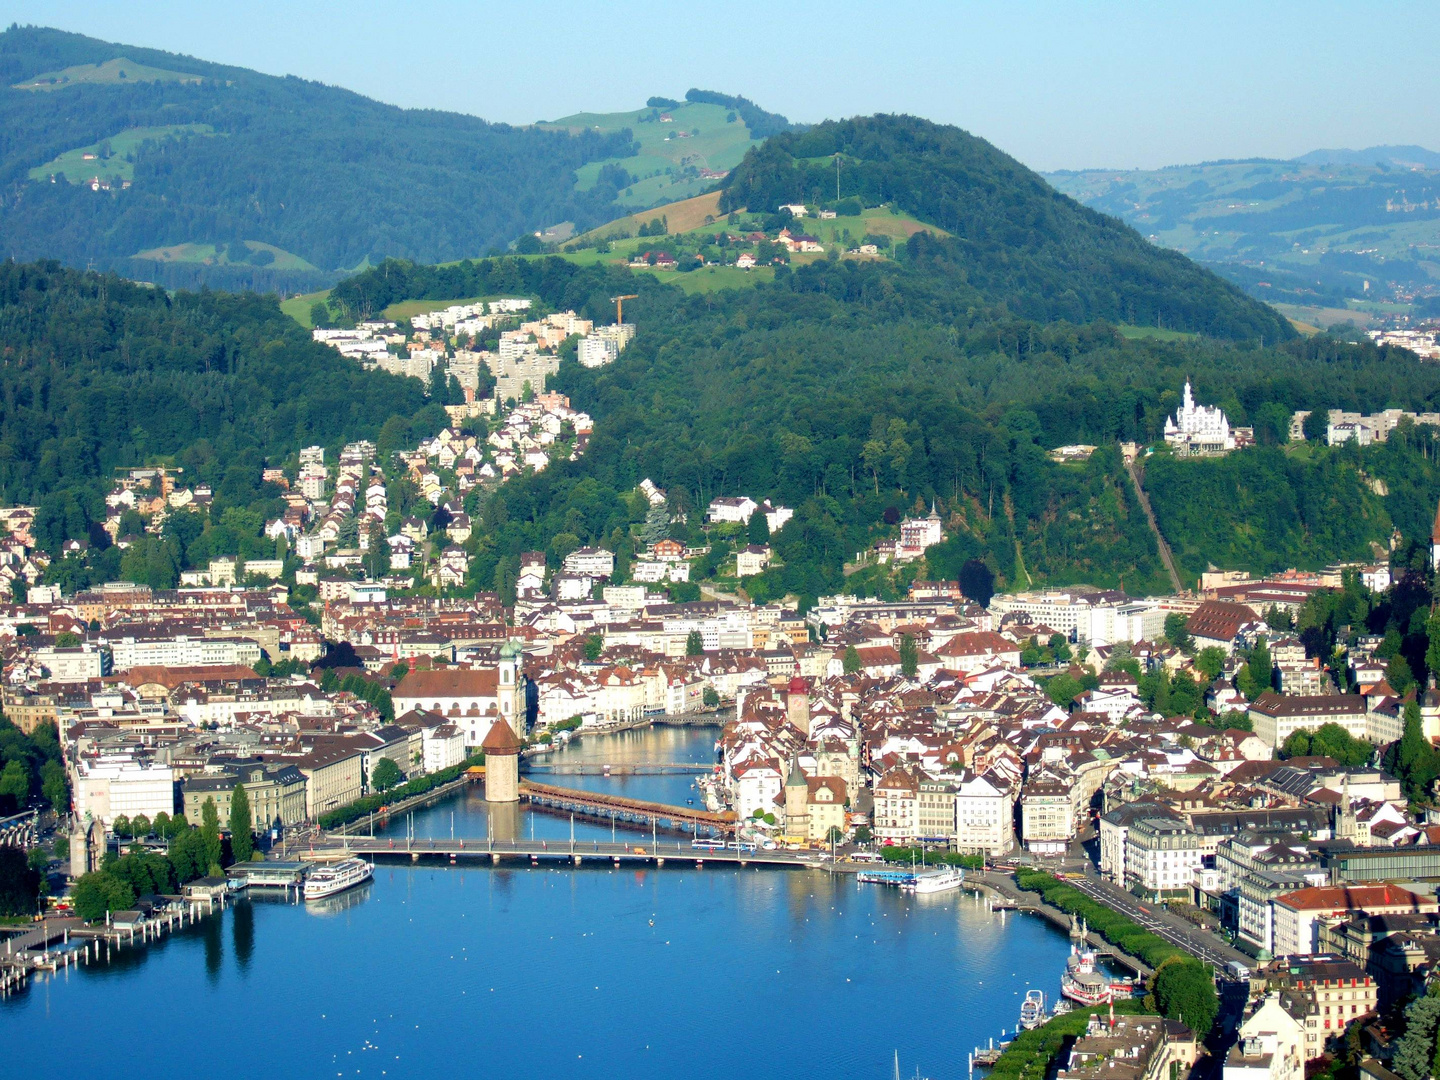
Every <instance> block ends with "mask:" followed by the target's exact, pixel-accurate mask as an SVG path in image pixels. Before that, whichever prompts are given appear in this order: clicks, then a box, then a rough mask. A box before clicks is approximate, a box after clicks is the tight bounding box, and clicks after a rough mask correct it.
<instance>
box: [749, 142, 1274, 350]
mask: <svg viewBox="0 0 1440 1080" xmlns="http://www.w3.org/2000/svg"><path fill="white" fill-rule="evenodd" d="M837 166H838V171H837ZM837 183H838V185H839V193H838V196H837ZM838 197H843V198H852V197H854V198H859V199H860V200H861V201H862V202H864V203H865V204H866V205H869V206H875V205H879V204H881V203H893V204H894V205H896V206H897V207H899V208H900V209H902V210H904V211H906V212H908V213H911V214H914V215H915V216H917V217H919V218H921V219H922V220H924V221H927V222H929V223H931V224H933V225H938V226H940V227H941V228H942V229H944V230H946V231H947V232H949V233H950V234H951V235H950V237H948V238H946V239H943V240H939V241H936V242H934V243H933V244H932V245H931V246H930V248H929V249H928V250H927V251H926V252H925V256H926V258H927V259H928V260H929V261H930V262H931V263H932V264H933V266H934V268H935V269H936V271H937V272H939V273H943V274H945V275H947V276H950V277H953V278H956V279H958V280H961V281H966V282H968V283H969V284H970V285H972V286H973V287H974V288H975V289H977V290H978V291H979V292H980V293H982V294H983V295H984V296H986V297H987V298H988V299H989V300H990V301H991V302H994V303H1000V302H1003V303H1005V304H1006V305H1007V306H1008V307H1009V310H1010V311H1011V312H1012V313H1013V314H1015V315H1017V316H1022V317H1025V318H1030V319H1040V320H1044V321H1052V320H1057V319H1065V320H1068V321H1070V322H1076V323H1083V322H1090V321H1092V320H1094V319H1101V318H1103V319H1109V320H1111V321H1113V322H1123V323H1137V324H1142V325H1146V326H1161V327H1167V328H1170V329H1176V330H1190V331H1198V332H1201V333H1204V334H1207V335H1210V336H1214V337H1221V338H1231V339H1248V340H1265V341H1270V342H1277V341H1285V340H1288V339H1289V338H1292V337H1294V336H1295V331H1294V330H1293V329H1291V327H1290V325H1289V324H1288V323H1287V322H1286V321H1285V320H1284V319H1282V318H1281V317H1280V316H1279V315H1278V314H1276V312H1274V311H1273V310H1272V309H1270V308H1268V307H1266V306H1265V305H1263V304H1260V303H1258V302H1256V301H1254V300H1251V299H1249V298H1248V297H1246V296H1245V295H1244V294H1243V293H1242V292H1241V291H1240V290H1239V289H1237V288H1235V287H1234V286H1233V285H1230V284H1229V283H1227V282H1225V281H1223V280H1222V279H1220V278H1219V277H1217V276H1215V275H1214V274H1212V273H1210V272H1208V271H1206V270H1202V269H1201V268H1200V267H1198V266H1196V265H1195V264H1194V263H1192V262H1191V261H1190V260H1189V259H1187V258H1185V257H1184V256H1183V255H1179V254H1177V253H1175V252H1173V251H1167V250H1165V249H1163V248H1157V247H1155V246H1153V245H1151V244H1150V243H1149V242H1147V241H1146V240H1145V239H1144V238H1143V237H1142V236H1141V235H1140V234H1139V233H1137V232H1136V231H1135V230H1134V229H1132V228H1130V227H1129V226H1127V225H1124V224H1122V223H1121V222H1119V221H1118V220H1116V219H1114V218H1110V217H1106V216H1105V215H1103V214H1100V213H1097V212H1095V211H1094V210H1091V209H1089V208H1087V207H1084V206H1081V205H1080V204H1079V203H1077V202H1075V201H1074V200H1073V199H1071V198H1069V197H1068V196H1065V195H1062V194H1060V193H1059V192H1057V191H1056V190H1055V189H1054V188H1052V187H1050V185H1049V184H1047V183H1046V182H1045V181H1044V180H1043V179H1042V178H1041V177H1040V176H1039V175H1038V174H1036V173H1034V172H1032V171H1031V170H1029V169H1027V168H1026V167H1025V166H1023V165H1021V164H1020V163H1019V162H1018V161H1016V160H1015V159H1014V158H1012V157H1010V156H1008V155H1006V154H1003V153H1001V152H1000V151H999V150H997V149H995V147H993V146H991V145H990V144H989V143H988V142H986V141H985V140H983V139H979V138H976V137H975V136H973V135H970V134H969V133H968V132H965V131H962V130H960V129H959V128H956V127H949V126H945V125H941V124H933V123H930V122H929V121H926V120H920V119H917V118H915V117H908V116H870V117H857V118H855V119H851V120H843V121H827V122H826V123H823V124H819V125H817V126H815V127H813V128H810V129H809V130H807V131H804V132H786V133H780V134H777V135H775V136H773V137H772V138H770V139H769V140H768V141H767V142H766V143H765V144H764V145H763V146H759V147H756V148H754V149H752V150H751V151H750V152H749V153H748V154H747V155H746V157H745V160H744V161H743V162H742V163H741V164H740V166H739V167H738V168H737V169H735V170H734V171H733V172H732V173H731V174H730V177H729V179H728V180H726V182H725V190H724V194H723V196H722V199H721V208H722V209H726V210H729V209H738V208H740V207H748V208H749V209H751V210H765V211H773V210H774V209H775V208H776V207H778V206H780V205H781V204H783V203H792V202H811V203H829V202H830V201H833V200H834V199H836V198H838Z"/></svg>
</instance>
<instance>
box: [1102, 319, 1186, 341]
mask: <svg viewBox="0 0 1440 1080" xmlns="http://www.w3.org/2000/svg"><path fill="white" fill-rule="evenodd" d="M1120 336H1121V337H1123V338H1128V339H1129V340H1131V341H1146V340H1152V341H1193V340H1194V339H1195V338H1198V337H1199V336H1200V335H1199V334H1193V333H1191V332H1189V331H1188V330H1161V329H1160V328H1159V327H1156V326H1131V325H1130V324H1129V323H1121V324H1120Z"/></svg>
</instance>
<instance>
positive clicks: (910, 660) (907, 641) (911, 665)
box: [900, 634, 920, 679]
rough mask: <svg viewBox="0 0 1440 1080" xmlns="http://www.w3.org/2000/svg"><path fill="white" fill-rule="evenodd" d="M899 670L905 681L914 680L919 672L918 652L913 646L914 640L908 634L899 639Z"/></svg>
mask: <svg viewBox="0 0 1440 1080" xmlns="http://www.w3.org/2000/svg"><path fill="white" fill-rule="evenodd" d="M900 670H901V671H902V672H903V673H904V674H905V677H906V678H907V679H913V678H915V675H916V673H917V672H919V670H920V650H919V648H918V647H917V646H916V644H915V638H914V637H913V636H912V635H910V634H906V635H905V636H904V637H902V638H901V639H900Z"/></svg>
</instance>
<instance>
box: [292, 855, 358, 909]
mask: <svg viewBox="0 0 1440 1080" xmlns="http://www.w3.org/2000/svg"><path fill="white" fill-rule="evenodd" d="M374 873H375V869H374V867H372V866H371V865H370V864H369V863H368V862H366V861H365V860H364V859H344V860H342V861H340V862H338V863H334V864H332V865H330V866H322V867H320V869H318V870H312V871H311V872H310V873H309V874H307V875H306V876H305V899H306V900H323V899H324V898H325V897H327V896H334V895H335V894H336V893H338V892H344V891H345V890H346V889H351V888H354V887H355V886H356V885H359V884H360V883H361V882H362V881H369V880H370V877H371V875H372V874H374Z"/></svg>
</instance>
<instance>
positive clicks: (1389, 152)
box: [1291, 146, 1440, 169]
mask: <svg viewBox="0 0 1440 1080" xmlns="http://www.w3.org/2000/svg"><path fill="white" fill-rule="evenodd" d="M1291 160H1293V161H1299V162H1302V163H1304V164H1306V165H1325V164H1331V163H1333V164H1336V165H1375V164H1379V163H1383V164H1386V165H1394V166H1398V167H1399V168H1402V169H1440V153H1436V152H1435V151H1434V150H1427V149H1425V147H1423V146H1371V147H1368V148H1366V149H1364V150H1311V151H1310V153H1308V154H1301V155H1300V156H1299V157H1297V158H1293V159H1291Z"/></svg>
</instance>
